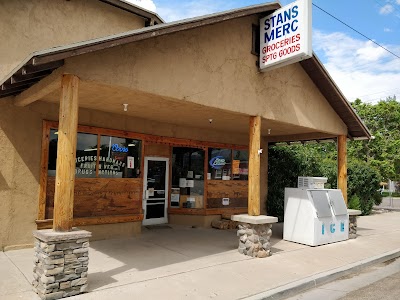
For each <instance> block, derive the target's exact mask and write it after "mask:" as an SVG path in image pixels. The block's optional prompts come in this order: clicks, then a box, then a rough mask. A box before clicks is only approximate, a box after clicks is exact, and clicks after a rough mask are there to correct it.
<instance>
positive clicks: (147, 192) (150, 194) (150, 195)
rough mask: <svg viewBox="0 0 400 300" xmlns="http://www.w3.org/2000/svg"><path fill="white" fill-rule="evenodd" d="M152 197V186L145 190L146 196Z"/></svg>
mask: <svg viewBox="0 0 400 300" xmlns="http://www.w3.org/2000/svg"><path fill="white" fill-rule="evenodd" d="M150 197H154V188H149V189H147V190H146V198H150Z"/></svg>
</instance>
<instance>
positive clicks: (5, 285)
mask: <svg viewBox="0 0 400 300" xmlns="http://www.w3.org/2000/svg"><path fill="white" fill-rule="evenodd" d="M171 227H173V228H172V229H171V228H159V229H151V230H149V229H144V230H143V234H142V235H141V236H140V237H138V238H128V239H116V240H106V241H97V242H92V243H91V249H90V263H89V288H90V290H91V292H90V293H88V294H84V295H80V296H75V297H71V298H69V299H96V300H101V299H111V298H115V299H136V298H137V299H186V298H187V299H209V298H214V299H242V298H247V297H249V298H250V299H267V298H271V296H274V297H273V299H277V298H282V297H283V296H290V292H298V291H299V290H300V289H301V288H304V287H309V286H313V285H315V284H319V283H323V282H326V281H329V280H333V279H335V278H337V276H341V275H346V274H348V272H352V271H356V270H359V269H360V267H363V266H367V265H369V264H372V263H376V262H380V261H382V260H386V259H390V258H393V257H396V256H400V212H388V213H383V214H377V215H372V216H366V217H360V218H359V219H358V230H359V231H358V233H359V237H358V238H357V239H355V240H348V241H344V242H339V243H334V244H329V245H324V246H319V247H309V246H304V245H300V244H296V243H291V242H286V241H283V240H281V238H280V237H281V226H280V224H277V225H274V226H273V231H274V236H275V237H274V238H273V239H272V245H273V248H272V252H273V255H272V256H271V257H268V258H265V259H255V258H249V257H246V256H244V255H241V254H239V253H238V252H237V250H236V247H237V243H238V241H237V237H236V234H235V231H222V230H215V229H202V228H189V227H180V226H171ZM279 235H280V236H279ZM32 261H33V250H32V249H24V250H15V251H8V252H4V253H3V252H0V299H39V298H38V297H37V296H36V295H35V294H34V293H33V292H32V291H31V286H30V281H31V280H32V267H33V262H32Z"/></svg>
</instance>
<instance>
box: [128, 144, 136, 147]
mask: <svg viewBox="0 0 400 300" xmlns="http://www.w3.org/2000/svg"><path fill="white" fill-rule="evenodd" d="M135 146H136V145H135V144H128V147H135Z"/></svg>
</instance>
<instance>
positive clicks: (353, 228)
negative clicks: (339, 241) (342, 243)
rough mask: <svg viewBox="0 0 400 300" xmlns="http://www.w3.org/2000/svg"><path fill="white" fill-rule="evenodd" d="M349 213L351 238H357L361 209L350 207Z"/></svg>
mask: <svg viewBox="0 0 400 300" xmlns="http://www.w3.org/2000/svg"><path fill="white" fill-rule="evenodd" d="M347 213H348V214H349V239H355V238H357V216H359V215H361V211H360V210H357V209H348V210H347Z"/></svg>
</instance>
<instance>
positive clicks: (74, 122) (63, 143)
mask: <svg viewBox="0 0 400 300" xmlns="http://www.w3.org/2000/svg"><path fill="white" fill-rule="evenodd" d="M78 86H79V78H78V77H76V76H74V75H63V78H62V81H61V99H60V115H59V125H58V147H57V170H56V188H55V194H54V217H53V219H54V221H53V230H54V231H62V232H64V231H71V229H72V221H73V210H74V185H75V158H76V139H77V130H78V107H79V105H78Z"/></svg>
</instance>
